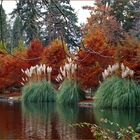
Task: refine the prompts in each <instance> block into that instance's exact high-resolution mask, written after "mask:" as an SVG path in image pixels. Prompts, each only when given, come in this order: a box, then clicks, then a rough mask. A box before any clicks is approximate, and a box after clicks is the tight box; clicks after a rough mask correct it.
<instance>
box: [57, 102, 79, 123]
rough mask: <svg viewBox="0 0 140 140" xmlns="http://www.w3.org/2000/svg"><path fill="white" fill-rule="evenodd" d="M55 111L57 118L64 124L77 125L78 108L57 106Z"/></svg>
mask: <svg viewBox="0 0 140 140" xmlns="http://www.w3.org/2000/svg"><path fill="white" fill-rule="evenodd" d="M57 111H58V113H59V117H60V118H61V119H62V120H64V121H65V122H66V123H69V124H70V123H77V121H78V116H79V108H78V107H77V106H71V105H62V104H59V105H58V106H57Z"/></svg>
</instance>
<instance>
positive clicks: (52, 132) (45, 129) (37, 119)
mask: <svg viewBox="0 0 140 140" xmlns="http://www.w3.org/2000/svg"><path fill="white" fill-rule="evenodd" d="M22 108H23V114H24V116H23V117H24V119H23V120H24V126H25V134H24V135H25V136H26V138H27V139H28V138H29V137H30V138H33V139H39V140H40V139H42V140H44V139H57V140H59V139H60V140H63V139H71V140H76V132H75V128H71V127H70V126H69V125H68V124H66V123H65V122H63V121H60V118H59V116H58V115H60V114H59V113H58V112H57V111H56V105H55V104H54V103H52V104H51V103H41V104H35V103H28V104H23V105H22ZM60 117H61V116H60Z"/></svg>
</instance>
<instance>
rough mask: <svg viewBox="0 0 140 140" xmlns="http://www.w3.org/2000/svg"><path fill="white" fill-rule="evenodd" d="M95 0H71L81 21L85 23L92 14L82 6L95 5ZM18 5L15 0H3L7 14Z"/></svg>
mask: <svg viewBox="0 0 140 140" xmlns="http://www.w3.org/2000/svg"><path fill="white" fill-rule="evenodd" d="M93 1H94V0H71V5H72V7H73V8H74V9H75V12H76V13H77V15H78V18H79V23H85V22H86V18H87V17H88V16H89V15H90V14H89V11H88V10H83V9H82V7H83V6H85V5H89V6H93ZM15 7H16V2H15V1H14V0H3V8H4V9H5V11H6V14H9V13H10V12H11V11H12V10H13V9H14V8H15Z"/></svg>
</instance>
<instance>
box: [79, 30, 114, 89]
mask: <svg viewBox="0 0 140 140" xmlns="http://www.w3.org/2000/svg"><path fill="white" fill-rule="evenodd" d="M84 45H85V48H84V49H82V50H81V51H80V52H79V54H78V60H77V62H78V67H79V70H78V77H79V81H81V82H82V85H83V87H84V88H94V87H97V86H98V85H99V81H100V80H101V72H102V71H103V69H104V68H106V67H107V66H108V65H109V64H113V63H114V54H115V49H114V48H112V47H109V46H108V44H107V39H106V36H105V34H104V32H103V31H102V29H99V28H96V29H94V31H93V30H90V32H88V34H87V35H86V36H85V39H84Z"/></svg>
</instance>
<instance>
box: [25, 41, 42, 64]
mask: <svg viewBox="0 0 140 140" xmlns="http://www.w3.org/2000/svg"><path fill="white" fill-rule="evenodd" d="M43 50H44V47H43V45H42V43H41V42H40V41H39V40H33V41H32V42H31V44H30V46H29V48H28V50H27V59H30V60H29V64H30V65H31V66H34V65H36V64H39V62H40V60H41V55H42V53H43Z"/></svg>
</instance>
